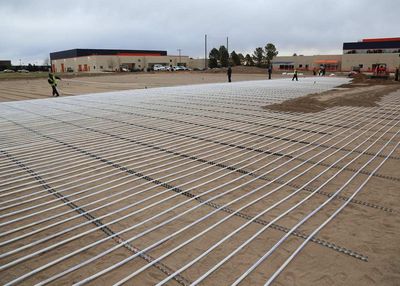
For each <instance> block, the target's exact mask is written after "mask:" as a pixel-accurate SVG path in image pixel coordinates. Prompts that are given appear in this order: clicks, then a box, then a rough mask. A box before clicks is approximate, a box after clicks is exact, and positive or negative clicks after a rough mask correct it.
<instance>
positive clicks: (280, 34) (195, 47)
mask: <svg viewBox="0 0 400 286" xmlns="http://www.w3.org/2000/svg"><path fill="white" fill-rule="evenodd" d="M0 19H2V21H0V34H1V35H2V36H1V41H0V58H1V59H12V60H13V62H14V63H19V59H23V62H28V61H37V60H43V59H44V58H46V57H48V54H49V53H50V52H52V51H58V50H65V49H72V48H121V49H160V50H167V51H168V53H169V54H176V53H177V51H176V50H177V49H178V48H181V49H182V52H183V54H185V55H189V56H193V57H199V56H200V57H201V56H203V54H204V34H207V35H208V39H209V43H208V47H209V48H212V47H219V46H220V45H222V44H225V42H226V36H229V40H230V41H229V48H230V50H232V49H234V50H236V51H237V52H244V53H246V52H252V51H253V50H254V48H255V47H258V46H264V45H265V44H266V43H267V42H272V43H274V44H275V45H276V46H277V48H278V50H280V51H281V52H280V54H292V53H294V52H296V53H297V54H310V53H332V52H340V50H341V48H342V43H343V42H344V41H356V40H359V39H361V38H365V37H395V36H400V35H398V34H397V33H398V26H396V25H397V22H398V2H397V1H395V0H381V1H376V0H352V1H347V0H340V1H339V0H337V1H318V0H298V1H296V0H286V1H267V0H247V1H245V0H219V1H214V0H213V1H211V0H191V1H189V0H186V1H183V0H169V1H166V0H152V1H145V0H135V1H123V0H113V1H106V0H99V1H96V0H85V1H81V0H68V1H67V0H59V1H49V0H42V1H34V0H22V1H7V0H0Z"/></svg>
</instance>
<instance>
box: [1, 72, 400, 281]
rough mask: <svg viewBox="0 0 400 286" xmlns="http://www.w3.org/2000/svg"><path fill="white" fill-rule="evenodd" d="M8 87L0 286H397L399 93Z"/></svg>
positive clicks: (321, 80) (335, 80)
mask: <svg viewBox="0 0 400 286" xmlns="http://www.w3.org/2000/svg"><path fill="white" fill-rule="evenodd" d="M291 79H292V78H291V75H282V74H274V75H273V79H272V80H267V79H266V75H265V74H251V73H242V74H238V73H236V74H235V73H234V74H233V82H232V83H228V82H226V75H225V74H224V73H206V72H202V73H201V72H184V73H180V74H171V73H158V74H157V73H142V74H121V75H118V76H115V75H104V76H96V77H77V78H63V79H62V80H61V81H60V84H59V90H60V93H61V96H60V97H57V98H55V97H51V96H50V89H49V85H48V83H47V82H46V80H44V79H17V80H2V81H0V101H1V102H0V126H1V137H0V284H1V285H210V286H215V285H282V286H288V285H368V286H369V285H393V286H394V285H399V281H400V256H399V253H400V220H399V211H400V192H399V191H400V188H399V185H400V168H399V160H400V148H399V144H400V124H399V123H400V120H399V118H400V84H399V82H396V81H393V80H392V78H385V77H384V76H383V77H379V78H376V79H374V78H372V79H371V78H370V77H367V76H364V75H362V74H356V75H354V76H353V78H348V77H341V76H332V77H328V76H327V77H314V76H310V75H305V76H300V77H299V81H292V80H291Z"/></svg>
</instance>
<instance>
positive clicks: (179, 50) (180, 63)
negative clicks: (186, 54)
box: [177, 49, 182, 66]
mask: <svg viewBox="0 0 400 286" xmlns="http://www.w3.org/2000/svg"><path fill="white" fill-rule="evenodd" d="M181 51H182V49H178V52H179V64H178V65H177V66H181V65H182V62H181Z"/></svg>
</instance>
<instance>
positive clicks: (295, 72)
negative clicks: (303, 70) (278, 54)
mask: <svg viewBox="0 0 400 286" xmlns="http://www.w3.org/2000/svg"><path fill="white" fill-rule="evenodd" d="M294 79H296V81H298V80H299V79H298V78H297V69H294V71H293V78H292V81H293V80H294Z"/></svg>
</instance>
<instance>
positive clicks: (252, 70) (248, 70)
mask: <svg viewBox="0 0 400 286" xmlns="http://www.w3.org/2000/svg"><path fill="white" fill-rule="evenodd" d="M226 71H227V68H214V69H208V70H206V71H204V72H205V73H226ZM235 73H238V74H243V73H245V74H267V73H268V71H267V70H266V69H263V68H259V67H249V66H234V67H232V74H235Z"/></svg>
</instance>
